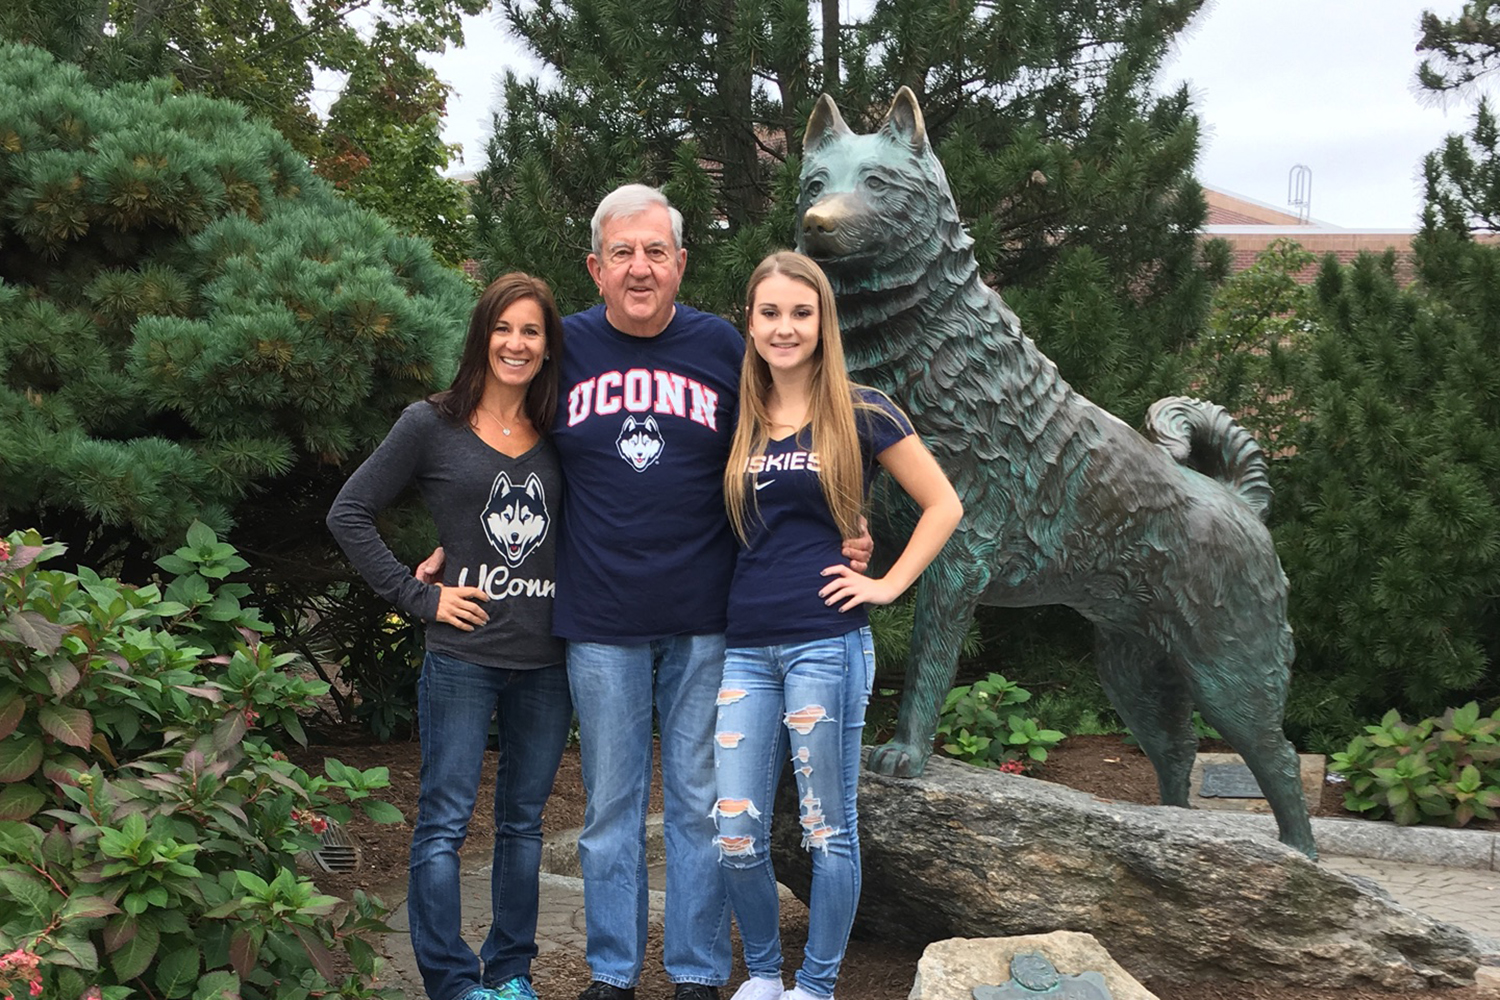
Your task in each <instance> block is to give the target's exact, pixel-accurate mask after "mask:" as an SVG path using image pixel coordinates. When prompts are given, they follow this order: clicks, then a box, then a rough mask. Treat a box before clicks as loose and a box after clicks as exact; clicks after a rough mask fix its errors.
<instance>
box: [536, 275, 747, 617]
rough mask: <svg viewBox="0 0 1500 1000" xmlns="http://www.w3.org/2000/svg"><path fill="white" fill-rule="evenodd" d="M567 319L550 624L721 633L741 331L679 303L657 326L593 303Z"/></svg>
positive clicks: (729, 566) (557, 430)
mask: <svg viewBox="0 0 1500 1000" xmlns="http://www.w3.org/2000/svg"><path fill="white" fill-rule="evenodd" d="M563 331H564V337H565V340H564V343H565V344H566V347H567V349H566V350H565V351H564V352H563V355H564V357H563V364H562V370H561V376H562V386H561V392H562V398H561V400H559V404H558V414H557V422H556V424H555V425H554V428H553V437H552V443H553V445H554V446H555V447H556V448H557V451H558V455H559V456H560V457H561V459H562V466H563V477H564V478H565V479H566V480H567V491H566V496H565V498H564V501H563V518H564V523H565V530H564V531H563V532H562V534H561V535H560V537H559V540H558V545H557V597H556V600H555V602H554V604H553V611H552V622H553V630H554V631H555V632H556V633H557V635H559V636H561V637H562V638H564V639H572V640H575V641H581V642H603V643H610V644H614V645H630V644H635V643H643V642H650V641H652V640H654V639H661V638H666V637H667V636H673V635H708V634H713V633H718V632H722V631H723V630H724V621H725V606H726V604H727V601H728V594H729V577H730V574H731V572H732V571H733V566H734V549H735V540H734V533H733V532H732V531H731V530H730V528H729V521H728V518H727V516H726V515H725V513H724V486H723V477H724V463H725V461H726V460H727V459H728V456H729V443H730V440H731V438H733V436H734V421H735V413H736V410H737V409H738V406H739V382H740V361H741V359H742V358H743V357H744V353H745V340H744V338H743V337H742V336H740V334H739V332H738V331H737V330H735V328H734V327H733V326H731V325H730V324H729V323H727V322H725V321H724V320H722V319H720V318H719V317H718V316H714V315H711V314H709V313H705V312H700V311H698V310H697V309H692V308H689V307H687V306H684V305H681V304H679V305H678V306H677V311H676V313H675V315H673V317H672V321H671V322H670V323H668V324H667V328H666V329H665V330H663V331H662V332H661V333H659V334H657V335H656V336H655V337H632V336H630V335H629V334H626V333H621V332H620V331H619V330H616V329H615V328H614V327H613V326H611V325H610V324H609V322H608V321H607V320H606V319H605V318H604V306H603V305H598V306H595V307H594V308H592V309H589V310H587V311H585V312H581V313H575V314H573V315H572V316H568V317H566V318H565V319H564V320H563Z"/></svg>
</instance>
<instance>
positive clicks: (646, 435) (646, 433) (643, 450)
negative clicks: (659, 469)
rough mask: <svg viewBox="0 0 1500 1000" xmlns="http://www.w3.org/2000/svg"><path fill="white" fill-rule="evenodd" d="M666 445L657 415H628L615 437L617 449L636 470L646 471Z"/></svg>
mask: <svg viewBox="0 0 1500 1000" xmlns="http://www.w3.org/2000/svg"><path fill="white" fill-rule="evenodd" d="M666 446H667V443H666V442H665V441H663V440H662V437H661V428H660V427H659V426H657V423H656V418H655V417H646V418H645V419H644V420H637V419H636V418H635V417H626V418H625V422H624V423H623V424H621V425H620V436H619V437H618V438H616V439H615V449H616V450H617V451H619V453H620V457H621V458H623V459H624V460H625V461H627V462H629V463H630V467H631V468H632V469H634V470H635V471H636V472H645V471H646V469H647V468H648V467H649V466H651V465H652V464H654V463H655V462H656V460H657V459H658V458H660V457H661V453H662V449H664V448H665V447H666Z"/></svg>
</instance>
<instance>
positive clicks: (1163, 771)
mask: <svg viewBox="0 0 1500 1000" xmlns="http://www.w3.org/2000/svg"><path fill="white" fill-rule="evenodd" d="M972 243H973V241H972V240H971V239H970V237H969V236H968V234H967V233H966V232H964V230H963V227H962V224H961V223H960V221H959V216H958V209H957V207H956V206H955V204H954V201H953V195H952V192H951V191H950V190H949V188H948V180H947V177H946V176H945V175H944V173H943V167H942V164H940V163H939V162H938V159H937V157H936V156H935V155H934V154H933V151H932V146H931V144H930V143H929V142H928V140H927V132H926V128H925V126H924V124H923V121H922V111H921V108H919V107H918V105H917V99H916V97H915V96H914V95H913V94H912V92H911V91H910V90H908V89H907V88H905V87H903V88H901V90H900V91H899V92H898V93H897V94H896V98H895V101H894V102H893V103H892V105H891V109H890V112H889V114H888V115H887V117H886V120H885V122H884V124H883V125H882V127H881V128H880V129H879V131H877V132H875V133H873V134H870V135H856V134H854V133H853V132H852V131H851V130H850V128H849V127H848V125H846V124H845V123H844V120H843V119H842V118H841V117H840V115H839V111H838V108H837V107H836V106H835V105H834V102H833V101H832V100H831V99H830V98H829V97H828V96H827V95H826V94H825V95H823V96H822V97H821V98H820V99H819V100H818V103H817V106H816V107H815V108H814V109H813V113H812V116H811V117H810V119H809V120H808V124H807V134H806V137H805V140H804V152H803V162H802V189H801V195H800V198H799V201H798V205H797V246H798V249H799V250H801V251H802V252H803V253H806V254H807V255H809V256H810V257H812V258H813V259H815V260H816V261H818V263H819V264H820V265H822V267H823V269H824V271H826V272H827V274H828V277H829V280H830V281H831V282H832V283H833V288H834V292H835V293H836V295H837V298H838V312H839V324H840V326H841V327H842V329H843V334H844V350H845V356H846V358H847V360H848V364H849V370H850V374H851V375H852V376H853V378H854V379H855V380H856V381H858V382H861V383H865V384H868V385H872V386H874V387H876V388H878V389H880V390H882V391H884V392H886V393H888V394H889V395H890V396H891V397H893V398H894V399H896V400H897V401H899V402H900V403H901V405H902V406H904V407H905V409H906V411H907V413H908V414H910V416H911V419H912V423H913V424H914V425H915V426H916V428H917V430H918V432H919V433H921V435H922V437H923V439H924V440H925V441H926V443H927V445H928V447H929V448H931V449H932V451H933V453H934V454H935V455H936V456H937V458H938V461H939V462H940V463H941V464H942V466H943V468H944V469H945V470H946V471H947V473H948V475H949V477H950V478H951V479H952V481H953V484H954V486H955V487H956V488H957V490H958V493H959V495H960V496H961V497H962V498H963V502H964V510H965V511H966V514H965V517H964V520H963V522H962V523H961V524H960V525H959V528H958V531H957V532H956V533H955V534H954V535H953V538H952V540H950V541H949V542H948V545H947V548H946V549H945V550H944V551H943V553H942V554H941V555H940V556H938V558H937V560H936V561H935V562H934V563H933V564H932V566H931V567H930V568H929V569H928V570H927V572H926V573H924V574H923V576H922V578H921V581H920V582H919V583H918V585H917V590H916V597H915V600H916V626H915V629H914V631H913V635H912V644H911V659H910V662H909V664H908V667H907V673H906V689H905V693H904V695H903V697H902V700H901V708H900V712H899V715H898V718H897V723H896V734H895V738H894V739H893V740H892V741H891V742H890V743H887V744H885V745H883V746H880V747H877V748H875V749H874V750H873V751H872V753H871V754H870V757H869V762H868V766H869V767H870V769H871V770H873V771H876V772H878V773H882V774H894V775H900V776H915V775H918V774H920V773H921V772H922V769H923V768H924V767H925V766H926V763H927V758H928V757H929V755H930V754H931V753H932V744H933V735H934V733H935V730H936V727H937V719H938V714H939V710H940V708H941V706H942V703H943V699H944V698H945V696H946V695H947V692H948V689H949V688H950V687H951V686H952V684H953V679H954V676H955V673H956V672H957V663H958V650H959V644H960V642H961V640H962V639H963V637H964V634H965V632H966V631H967V630H968V628H969V624H970V622H971V621H972V619H973V615H974V609H975V607H976V606H977V605H978V604H987V605H995V606H1004V607H1030V606H1035V605H1041V604H1065V605H1067V606H1069V607H1071V608H1073V609H1074V610H1076V611H1078V612H1079V613H1080V614H1082V615H1083V616H1084V617H1085V618H1087V619H1088V620H1089V621H1091V622H1092V623H1093V624H1094V627H1095V630H1096V640H1095V661H1096V665H1097V668H1098V671H1099V677H1100V680H1101V681H1102V682H1103V684H1104V690H1105V692H1106V693H1107V694H1108V695H1109V698H1110V701H1111V702H1112V703H1113V704H1114V706H1115V709H1116V710H1117V711H1118V712H1119V713H1120V717H1121V718H1122V719H1124V720H1125V723H1126V725H1128V726H1129V727H1130V730H1131V732H1132V733H1133V734H1135V737H1136V738H1137V739H1138V740H1139V741H1140V745H1141V748H1142V749H1143V750H1144V751H1145V752H1146V754H1147V756H1148V757H1149V758H1150V759H1151V763H1152V765H1153V766H1154V767H1155V769H1156V774H1157V781H1158V784H1159V785H1160V788H1161V800H1162V802H1163V803H1164V804H1166V805H1176V806H1187V804H1188V777H1189V773H1190V771H1191V768H1192V764H1193V759H1194V757H1195V755H1196V753H1197V738H1196V736H1195V735H1194V732H1193V726H1192V712H1193V708H1194V707H1195V706H1196V707H1197V708H1198V710H1199V711H1201V712H1202V714H1203V717H1204V719H1206V720H1207V721H1208V722H1209V724H1210V725H1212V726H1214V728H1216V729H1217V730H1218V731H1219V732H1220V733H1221V734H1222V735H1223V737H1224V739H1226V740H1227V741H1228V742H1229V743H1230V744H1231V745H1232V746H1233V747H1234V748H1235V750H1236V751H1238V752H1239V754H1240V755H1241V757H1243V758H1244V760H1245V762H1246V763H1247V764H1248V765H1249V767H1250V770H1251V772H1252V773H1253V774H1254V775H1255V778H1256V780H1257V781H1258V782H1259V783H1260V787H1261V789H1262V790H1263V792H1264V793H1265V796H1266V798H1267V800H1268V801H1269V802H1270V805H1271V808H1272V810H1273V811H1274V812H1275V814H1276V822H1277V825H1278V828H1279V830H1280V835H1281V840H1282V841H1283V842H1284V843H1286V844H1288V845H1290V846H1291V847H1294V848H1296V849H1298V850H1300V851H1303V852H1304V853H1306V854H1307V855H1308V856H1310V857H1316V856H1317V851H1316V847H1315V845H1314V843H1313V837H1312V829H1311V824H1310V823H1309V822H1308V814H1307V804H1306V802H1305V800H1304V798H1303V794H1302V785H1301V781H1300V780H1299V762H1298V759H1297V755H1296V753H1295V752H1294V751H1293V749H1292V746H1291V744H1290V743H1289V742H1288V741H1287V739H1286V736H1285V734H1284V733H1283V732H1282V712H1283V710H1284V707H1285V704H1286V694H1287V686H1288V683H1289V680H1290V668H1291V662H1292V652H1293V650H1292V631H1291V628H1290V627H1289V626H1288V624H1287V618H1286V592H1287V584H1286V576H1285V575H1284V574H1283V573H1282V570H1281V563H1280V561H1279V560H1278V559H1277V557H1276V550H1275V547H1274V546H1273V544H1272V542H1271V535H1270V533H1269V532H1268V531H1267V530H1266V527H1265V525H1264V524H1263V523H1262V522H1263V520H1264V518H1265V517H1266V516H1267V513H1268V510H1269V506H1270V498H1271V490H1270V485H1269V483H1268V481H1267V478H1266V461H1265V457H1264V455H1263V453H1262V452H1261V449H1260V446H1259V445H1258V444H1256V442H1255V441H1254V439H1253V438H1251V436H1250V435H1249V433H1248V432H1247V431H1245V430H1244V429H1243V428H1241V427H1240V426H1239V425H1238V424H1236V423H1235V422H1234V421H1233V419H1231V418H1230V417H1229V415H1228V414H1227V413H1226V412H1225V411H1224V410H1223V409H1222V408H1220V407H1218V406H1214V405H1212V404H1210V403H1203V402H1199V401H1197V400H1191V399H1183V398H1176V397H1174V398H1169V399H1164V400H1160V401H1158V402H1157V403H1156V404H1155V405H1153V406H1152V408H1151V410H1150V412H1149V414H1148V415H1147V423H1148V428H1147V431H1146V433H1147V435H1148V436H1149V440H1148V439H1147V437H1142V436H1141V435H1140V434H1138V433H1136V432H1135V431H1134V430H1132V429H1131V428H1129V427H1127V426H1126V425H1125V424H1124V423H1123V422H1121V421H1120V420H1119V419H1118V418H1116V417H1114V416H1113V415H1111V414H1109V413H1107V412H1106V411H1104V410H1102V409H1100V408H1099V407H1097V406H1095V405H1094V404H1093V403H1091V402H1089V401H1088V400H1087V399H1085V398H1084V397H1083V396H1082V395H1080V394H1079V393H1077V392H1075V391H1074V390H1073V389H1072V388H1071V387H1070V386H1069V385H1068V384H1067V383H1066V382H1064V381H1063V379H1062V377H1061V376H1060V375H1059V374H1058V371H1057V367H1056V366H1055V365H1054V364H1053V363H1052V361H1051V360H1049V359H1048V358H1047V357H1046V355H1044V354H1042V352H1041V351H1039V350H1038V349H1037V347H1036V345H1035V344H1033V343H1032V342H1031V340H1030V339H1029V338H1027V337H1026V336H1025V334H1023V333H1022V332H1021V325H1020V322H1019V321H1018V320H1017V319H1016V316H1015V314H1014V313H1013V312H1011V310H1010V309H1009V308H1008V307H1007V306H1006V304H1005V303H1004V302H1003V301H1001V298H1000V296H999V295H998V294H997V293H996V292H994V291H993V290H992V289H990V288H989V287H987V286H986V285H985V284H984V282H983V281H981V280H980V275H979V270H978V266H977V264H976V262H975V260H974V254H973V252H972V250H971V249H970V247H971V246H972ZM891 494H896V495H897V496H896V497H895V498H892V496H891ZM899 494H900V491H899V490H893V491H889V492H888V491H886V490H885V489H882V488H881V487H880V486H879V485H877V489H876V493H875V496H874V510H873V513H872V515H871V520H872V522H873V524H872V531H873V533H874V534H875V536H876V539H877V553H879V552H881V551H884V552H899V551H901V548H902V545H903V542H904V539H905V538H906V536H907V535H908V534H909V533H910V531H911V528H912V525H913V524H914V523H915V511H914V509H913V508H911V507H910V505H909V504H907V503H905V502H903V501H902V500H901V499H900V498H899Z"/></svg>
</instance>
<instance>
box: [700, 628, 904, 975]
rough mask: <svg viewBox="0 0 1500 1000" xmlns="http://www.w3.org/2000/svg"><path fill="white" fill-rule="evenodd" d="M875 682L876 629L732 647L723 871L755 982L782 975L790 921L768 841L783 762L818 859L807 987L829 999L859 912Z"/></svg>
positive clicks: (717, 761) (723, 743)
mask: <svg viewBox="0 0 1500 1000" xmlns="http://www.w3.org/2000/svg"><path fill="white" fill-rule="evenodd" d="M874 679H875V652H874V641H873V639H872V638H871V635H870V630H869V628H859V629H855V630H853V631H851V632H848V633H847V634H845V635H841V636H837V637H835V638H832V639H818V640H814V641H812V642H801V643H791V644H787V645H783V646H757V647H740V648H731V649H729V650H728V651H727V652H726V653H725V656H724V680H723V682H722V683H721V685H720V690H719V698H718V703H719V714H718V724H717V727H716V730H715V733H714V743H715V745H714V765H715V768H716V777H717V784H718V799H717V801H716V802H715V804H714V816H715V819H716V821H717V824H718V831H719V832H718V837H717V838H716V840H717V843H718V845H719V864H720V866H721V867H722V868H723V871H724V880H725V884H726V886H727V888H728V890H729V899H730V902H731V903H732V904H733V906H734V915H735V919H736V920H737V921H738V922H739V926H740V938H741V940H742V941H743V943H744V948H745V966H746V968H747V969H748V970H749V972H750V974H751V975H752V976H762V977H766V978H775V977H779V976H780V975H781V936H780V926H779V921H780V912H779V907H778V904H777V899H776V876H775V873H774V872H773V871H772V869H771V858H770V853H769V849H768V848H769V844H768V836H769V834H770V829H771V812H772V801H773V799H774V797H775V794H776V785H777V782H778V781H779V780H780V778H781V767H782V762H783V761H784V760H788V759H789V760H790V761H791V763H792V769H793V772H794V774H795V776H796V779H797V798H798V800H799V806H798V814H799V820H800V823H801V826H802V845H803V847H805V848H807V849H808V850H810V851H811V852H812V864H813V879H812V897H811V900H810V902H809V911H810V912H809V915H808V928H807V947H806V949H805V950H804V952H803V963H802V968H801V969H799V970H798V971H797V982H798V984H800V985H801V986H802V988H803V989H804V990H805V991H807V992H809V993H812V994H814V995H816V996H831V995H832V994H833V987H834V983H835V981H836V980H837V979H838V972H839V965H840V963H841V962H843V960H844V949H845V948H846V947H847V945H848V943H849V930H850V928H851V927H852V926H853V925H854V911H855V908H856V907H857V906H858V905H859V885H860V872H859V826H858V812H857V808H856V792H857V788H858V780H859V767H860V743H861V737H862V735H863V733H864V725H865V706H866V705H867V704H869V700H870V687H871V685H872V684H873V682H874Z"/></svg>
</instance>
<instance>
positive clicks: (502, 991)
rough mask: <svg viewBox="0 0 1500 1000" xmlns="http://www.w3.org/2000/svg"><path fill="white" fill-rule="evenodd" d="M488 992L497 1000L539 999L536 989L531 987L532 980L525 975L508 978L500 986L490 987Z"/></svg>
mask: <svg viewBox="0 0 1500 1000" xmlns="http://www.w3.org/2000/svg"><path fill="white" fill-rule="evenodd" d="M487 992H488V993H489V994H490V996H492V997H494V998H495V1000H539V998H538V997H537V995H536V990H534V989H532V988H531V980H530V979H528V978H526V977H525V976H515V977H512V978H510V979H507V980H506V981H505V982H503V983H501V984H500V985H499V986H492V987H490V988H489V990H488V991H487Z"/></svg>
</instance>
